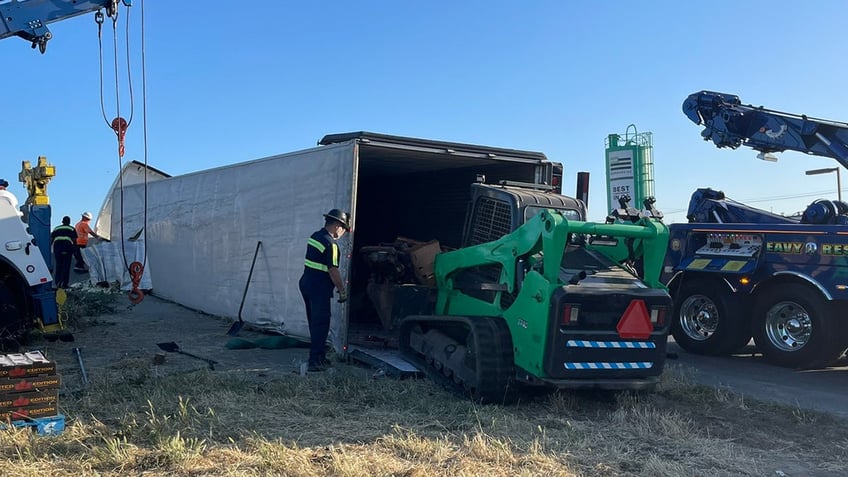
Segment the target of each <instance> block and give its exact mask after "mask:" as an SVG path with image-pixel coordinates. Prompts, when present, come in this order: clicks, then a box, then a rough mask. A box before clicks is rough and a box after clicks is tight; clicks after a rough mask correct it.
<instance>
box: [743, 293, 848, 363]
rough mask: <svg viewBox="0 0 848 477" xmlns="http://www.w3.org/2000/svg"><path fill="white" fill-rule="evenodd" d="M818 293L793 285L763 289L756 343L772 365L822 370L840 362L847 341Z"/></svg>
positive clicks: (756, 317)
mask: <svg viewBox="0 0 848 477" xmlns="http://www.w3.org/2000/svg"><path fill="white" fill-rule="evenodd" d="M828 306H829V304H828V302H827V300H825V299H824V297H823V296H821V294H819V293H818V292H817V291H815V290H812V289H811V288H809V287H806V286H804V285H801V284H797V283H791V284H785V285H781V286H779V287H777V286H775V287H771V288H769V289H767V290H764V291H763V292H762V294H761V295H760V296H759V297H758V299H757V301H756V305H755V307H754V341H755V342H756V343H757V348H758V349H759V350H760V351H761V352H762V353H763V356H764V357H765V359H766V360H768V361H769V362H771V363H773V364H776V365H778V366H784V367H788V368H807V369H814V368H822V367H825V366H827V365H829V364H830V363H832V362H834V361H836V360H837V359H839V357H840V355H842V353H843V351H844V350H845V346H844V338H843V337H842V336H841V334H840V333H839V331H840V330H839V326H837V325H838V324H837V323H835V321H834V319H833V318H835V315H833V316H831V318H830V319H828V313H827V311H828Z"/></svg>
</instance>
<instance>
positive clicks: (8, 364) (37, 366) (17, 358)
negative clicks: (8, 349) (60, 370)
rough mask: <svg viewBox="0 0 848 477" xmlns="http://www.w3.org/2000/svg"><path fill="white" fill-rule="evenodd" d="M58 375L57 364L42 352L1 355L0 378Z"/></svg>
mask: <svg viewBox="0 0 848 477" xmlns="http://www.w3.org/2000/svg"><path fill="white" fill-rule="evenodd" d="M53 374H56V363H55V362H53V361H50V360H49V359H47V358H45V357H44V355H43V354H42V353H41V351H29V352H27V353H12V354H0V378H23V377H28V376H41V375H53Z"/></svg>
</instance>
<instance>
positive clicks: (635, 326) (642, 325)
mask: <svg viewBox="0 0 848 477" xmlns="http://www.w3.org/2000/svg"><path fill="white" fill-rule="evenodd" d="M615 330H616V331H618V336H619V337H621V338H635V339H638V340H644V339H648V337H650V336H651V332H652V331H654V327H653V326H651V316H650V315H649V314H648V307H647V306H645V301H644V300H633V301H631V302H630V305H628V306H627V310H625V311H624V314H623V315H621V319H620V320H618V325H617V326H616V327H615Z"/></svg>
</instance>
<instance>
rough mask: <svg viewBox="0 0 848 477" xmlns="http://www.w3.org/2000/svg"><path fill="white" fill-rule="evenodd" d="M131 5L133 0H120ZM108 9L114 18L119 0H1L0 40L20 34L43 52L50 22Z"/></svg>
mask: <svg viewBox="0 0 848 477" xmlns="http://www.w3.org/2000/svg"><path fill="white" fill-rule="evenodd" d="M121 2H122V3H123V4H124V5H125V6H127V7H128V6H130V5H131V4H132V0H121ZM104 8H105V9H106V14H107V15H108V16H109V17H110V18H114V17H115V15H116V14H117V12H118V0H87V1H77V0H8V1H6V2H4V1H0V40H2V39H4V38H8V37H10V36H19V37H21V38H23V39H24V40H27V41H29V42H31V43H32V47H33V48H35V47H36V46H37V47H38V49H39V51H41V53H44V52H45V51H46V49H47V42H48V41H49V40H50V39H51V38H53V34H52V33H50V30H48V29H47V24H48V23H53V22H58V21H60V20H65V19H68V18H71V17H75V16H77V15H83V14H85V13H89V12H94V11H97V10H101V9H104Z"/></svg>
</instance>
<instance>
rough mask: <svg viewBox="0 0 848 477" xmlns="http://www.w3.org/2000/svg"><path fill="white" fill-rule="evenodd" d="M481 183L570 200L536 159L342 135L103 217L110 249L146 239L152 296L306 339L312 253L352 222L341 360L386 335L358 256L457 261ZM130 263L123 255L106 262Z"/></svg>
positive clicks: (152, 185)
mask: <svg viewBox="0 0 848 477" xmlns="http://www.w3.org/2000/svg"><path fill="white" fill-rule="evenodd" d="M481 176H485V177H486V180H487V182H492V183H496V182H499V181H515V182H523V183H534V184H543V183H546V184H552V185H553V186H554V188H555V189H556V190H557V191H559V187H560V185H561V180H562V166H561V165H560V164H558V163H554V162H551V161H548V160H547V158H546V157H545V155H544V154H542V153H539V152H531V151H519V150H512V149H504V148H495V147H485V146H477V145H470V144H459V143H453V142H444V141H434V140H425V139H416V138H408V137H398V136H390V135H384V134H375V133H369V132H355V133H347V134H333V135H328V136H325V137H324V138H323V139H321V140H320V141H319V145H318V146H317V147H314V148H310V149H306V150H302V151H296V152H292V153H288V154H281V155H277V156H271V157H266V158H262V159H257V160H253V161H249V162H242V163H237V164H233V165H228V166H224V167H219V168H214V169H209V170H204V171H199V172H195V173H191V174H185V175H181V176H176V177H157V180H155V181H152V182H149V183H147V184H133V185H126V184H125V185H124V186H123V187H118V188H115V189H114V190H113V191H112V193H111V196H110V197H108V198H107V201H106V203H105V205H104V210H103V211H101V214H102V215H103V217H104V218H105V217H111V221H110V223H109V228H110V229H111V237H112V239H113V241H112V244H115V243H116V242H118V240H115V238H116V237H119V236H121V235H120V234H123V236H125V237H127V236H131V235H133V234H134V233H136V232H137V231H139V230H141V229H142V228H143V227H145V225H146V229H145V233H144V242H143V244H144V246H145V247H146V254H147V255H146V257H147V258H146V261H147V264H148V266H149V268H147V269H146V271H145V273H146V279H147V280H149V282H148V283H149V286H148V287H145V288H152V290H153V293H154V294H155V295H156V296H159V297H162V298H165V299H168V300H171V301H174V302H176V303H179V304H182V305H184V306H186V307H189V308H193V309H196V310H200V311H203V312H206V313H209V314H212V315H217V316H223V317H229V318H235V317H236V316H238V313H239V309H240V308H242V306H241V305H243V309H242V313H241V316H242V318H243V319H244V321H246V322H248V323H251V324H253V325H255V326H257V327H260V328H263V329H266V330H270V331H275V332H280V333H285V334H287V335H290V336H294V337H303V338H307V337H308V336H309V328H308V326H307V323H306V316H305V312H304V308H303V303H302V300H301V297H300V293H299V290H298V280H299V278H300V275H301V273H302V271H303V257H304V252H305V250H306V239H307V238H308V237H309V236H310V234H312V232H314V231H315V230H317V229H318V228H320V227H321V226H322V225H323V222H322V221H323V219H322V214H323V213H325V212H326V211H327V210H329V209H332V208H341V209H346V210H350V211H351V212H352V218H353V230H352V232H351V233H350V234H346V235H345V236H344V237H343V238H342V239H341V240H340V243H339V245H340V248H341V250H342V256H343V260H342V265H341V267H340V268H341V272H342V275H343V278H344V280H345V281H346V283H347V284H348V287H349V290H350V293H351V300H350V301H349V302H347V303H344V304H339V303H336V302H335V301H334V302H333V319H332V324H331V328H330V337H329V341H330V342H331V344H332V346H333V348H334V349H335V351H337V352H340V353H345V352H347V351H348V346H349V344H350V343H351V341H352V340H353V341H355V340H356V339H357V338H358V337H359V338H362V337H365V338H368V337H370V336H371V335H372V333H371V332H372V331H380V330H385V328H386V326H385V323H381V320H380V315H379V314H378V313H377V310H376V309H375V307H374V306H373V304H372V303H371V300H369V299H368V298H367V288H368V280H369V278H370V276H371V275H372V272H373V270H370V269H369V265H368V263H367V262H366V260H365V259H364V257H365V256H366V255H367V254H364V253H361V250H362V249H363V248H365V247H373V246H379V245H381V244H386V243H393V242H395V241H396V240H397V239H398V237H406V238H410V239H414V240H415V241H417V242H421V243H429V242H431V241H432V240H434V239H436V240H438V241H439V244H440V246H441V247H445V248H458V247H460V246H461V245H462V243H461V241H462V235H463V230H464V225H465V224H464V219H465V214H466V208H467V206H468V201H469V198H470V188H471V184H473V183H475V182H476V181H478V180H479V178H480V177H481ZM145 204H146V206H145ZM124 240H125V241H126V238H125V239H124ZM259 241H261V242H262V247H261V248H260V250H259V252H258V256H257V258H256V263H255V266H254V270H253V274H252V278H251V283H250V287H249V289H248V293H247V295H246V296H244V297H243V296H242V295H243V292H244V290H245V281H246V280H247V278H248V272H249V270H250V268H251V262H252V260H253V256H254V251H255V250H256V244H257V242H259ZM113 246H114V245H113ZM123 260H124V259H123V258H122V257H121V256H120V255H116V254H112V255H111V258H106V259H105V261H106V262H109V261H123ZM120 265H121V264H120V263H119V264H115V263H104V268H109V269H115V268H118V267H119V266H120ZM242 299H244V302H243V303H242Z"/></svg>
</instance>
